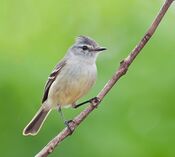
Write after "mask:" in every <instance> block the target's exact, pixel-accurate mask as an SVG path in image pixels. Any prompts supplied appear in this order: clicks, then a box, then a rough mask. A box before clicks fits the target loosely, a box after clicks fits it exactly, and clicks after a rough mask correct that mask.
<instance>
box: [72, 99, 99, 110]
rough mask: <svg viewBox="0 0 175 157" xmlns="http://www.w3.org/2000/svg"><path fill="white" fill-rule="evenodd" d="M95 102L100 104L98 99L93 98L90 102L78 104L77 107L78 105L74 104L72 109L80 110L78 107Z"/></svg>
mask: <svg viewBox="0 0 175 157" xmlns="http://www.w3.org/2000/svg"><path fill="white" fill-rule="evenodd" d="M93 102H95V103H98V102H100V99H99V98H98V97H94V98H91V99H89V100H87V101H85V102H82V103H80V104H77V105H76V104H73V105H72V107H73V108H78V107H80V106H82V105H84V104H87V103H93Z"/></svg>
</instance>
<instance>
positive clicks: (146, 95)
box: [0, 0, 175, 157]
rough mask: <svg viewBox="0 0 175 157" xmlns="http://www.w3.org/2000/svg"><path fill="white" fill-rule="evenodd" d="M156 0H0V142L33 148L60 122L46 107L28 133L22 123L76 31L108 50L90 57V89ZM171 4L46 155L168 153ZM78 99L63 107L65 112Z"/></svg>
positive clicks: (163, 156)
mask: <svg viewBox="0 0 175 157" xmlns="http://www.w3.org/2000/svg"><path fill="white" fill-rule="evenodd" d="M162 4H163V0H148V1H145V0H128V1H124V0H120V1H119V0H118V1H116V0H96V1H94V0H89V1H84V0H74V1H71V0H64V1H58V0H50V1H49V0H42V1H41V0H37V1H36V0H30V1H27V0H25V1H24V0H15V1H12V0H0V141H1V142H0V150H1V156H3V157H31V156H34V155H35V154H36V153H37V152H38V151H39V150H40V149H41V148H42V147H43V146H44V145H45V144H46V143H47V142H48V141H49V140H50V139H51V138H53V137H54V136H55V135H56V134H57V133H58V132H59V131H61V130H62V129H63V127H64V125H63V122H62V121H61V119H60V116H59V115H58V113H57V112H56V111H53V112H52V113H51V114H50V116H49V117H48V119H47V121H46V123H45V124H44V126H43V128H42V130H41V132H40V133H39V134H38V135H37V136H35V137H24V136H22V130H23V128H24V127H25V125H26V124H27V123H28V122H29V120H31V118H32V116H33V115H34V114H35V112H36V111H37V109H38V108H39V106H40V103H41V97H42V93H43V87H44V84H45V81H46V79H47V77H48V75H49V73H50V72H51V70H52V69H53V67H54V66H55V64H56V63H57V61H58V60H60V59H61V58H62V57H63V56H64V54H65V52H66V50H67V49H68V47H69V46H70V45H71V44H72V43H73V42H74V38H75V37H76V36H78V35H88V36H90V37H92V38H94V39H95V40H97V41H98V42H99V43H100V44H101V45H102V46H106V47H107V48H108V51H106V52H105V53H103V54H101V55H100V56H99V58H98V61H97V65H98V72H99V75H98V80H97V83H96V85H95V86H94V88H93V90H91V92H89V94H88V95H87V96H86V97H84V98H83V99H81V101H83V100H86V99H87V98H90V97H93V96H95V95H96V94H97V93H98V92H99V91H100V90H101V88H102V87H103V86H104V84H105V83H106V82H107V80H108V79H110V78H111V76H112V74H113V73H114V72H115V70H116V68H117V67H118V66H119V62H120V61H121V60H122V59H123V58H124V57H126V56H127V54H128V53H129V52H130V51H131V50H132V49H133V47H134V46H135V45H136V43H137V42H138V41H139V40H140V38H141V37H142V36H143V34H144V33H145V31H146V29H147V28H148V26H149V25H150V24H151V22H152V20H153V19H154V17H155V15H156V14H157V12H158V10H159V9H160V6H161V5H162ZM174 28H175V5H173V6H172V7H171V8H170V10H169V11H168V13H167V14H166V17H165V18H164V20H163V21H162V23H161V25H160V27H159V28H158V30H157V31H156V34H155V35H154V37H153V38H152V39H151V40H150V42H149V43H148V45H147V46H146V47H145V48H144V49H143V51H142V52H141V54H140V55H139V56H138V58H137V59H136V60H135V61H134V63H133V64H132V66H131V67H130V69H129V71H128V73H127V75H125V76H124V77H123V78H122V79H121V80H120V81H119V82H118V83H117V85H116V86H115V87H114V88H113V89H112V90H111V92H110V93H109V94H108V95H107V96H106V97H105V99H104V101H103V102H102V103H101V105H100V107H99V108H98V109H97V110H95V111H94V112H93V113H92V114H91V115H90V116H89V117H88V118H87V119H86V121H85V122H84V123H83V124H82V125H81V126H80V127H79V128H78V129H77V130H76V132H75V133H74V135H72V136H71V137H70V138H68V139H66V140H65V141H64V142H62V144H61V145H60V146H59V147H58V148H57V149H56V150H55V151H54V152H53V153H52V154H51V155H50V156H52V157H55V156H62V157H70V156H71V157H89V156H91V157H97V156H100V157H107V156H118V157H174V156H175V72H174V68H175V29H174ZM83 108H84V107H82V108H79V109H77V110H73V109H65V110H64V113H65V115H66V117H67V119H71V118H73V117H74V116H75V115H77V114H78V113H79V112H81V110H83Z"/></svg>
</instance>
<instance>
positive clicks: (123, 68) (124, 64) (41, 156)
mask: <svg viewBox="0 0 175 157" xmlns="http://www.w3.org/2000/svg"><path fill="white" fill-rule="evenodd" d="M173 1H174V0H165V3H164V4H163V6H162V8H161V9H160V11H159V13H158V15H157V16H156V18H155V19H154V21H153V23H152V24H151V26H150V27H149V29H148V30H147V32H146V33H145V35H144V37H143V38H142V39H141V40H140V41H139V43H138V44H137V45H136V47H135V48H134V49H133V50H132V51H131V53H130V54H129V55H128V56H127V58H125V59H124V60H123V61H121V63H120V67H119V68H118V70H117V71H116V72H115V74H114V75H113V76H112V78H111V79H110V80H109V81H108V82H107V83H106V85H105V86H104V88H103V89H102V90H101V91H100V92H99V94H98V95H97V98H98V99H99V101H93V102H92V103H91V104H90V105H89V106H88V107H87V108H86V109H85V110H84V111H82V112H81V113H80V114H79V115H78V116H76V117H75V118H74V119H73V122H71V123H70V127H71V129H72V130H73V131H74V130H75V129H76V128H77V127H78V125H79V124H80V123H81V122H82V121H83V120H84V119H85V118H86V117H87V116H88V115H89V114H90V113H91V112H92V111H93V110H94V109H95V108H97V107H98V105H99V104H100V102H101V101H102V100H103V98H104V97H105V95H106V94H107V93H108V92H109V91H110V90H111V88H112V87H113V86H114V85H115V83H116V82H117V81H118V80H119V79H120V78H121V77H122V76H123V75H125V74H126V72H127V71H128V68H129V66H130V65H131V63H132V62H133V61H134V59H135V58H136V57H137V55H138V54H139V53H140V51H141V50H142V49H143V47H144V46H145V45H146V43H147V42H148V41H149V39H150V38H151V37H152V35H153V34H154V32H155V30H156V29H157V27H158V25H159V24H160V22H161V20H162V18H163V17H164V15H165V13H166V12H167V10H168V8H169V7H170V5H171V4H172V2H173ZM69 135H72V134H71V132H70V131H69V129H68V128H65V129H63V130H62V131H61V132H60V133H59V134H58V135H57V136H56V137H54V138H53V139H52V140H51V141H50V142H49V143H48V144H47V145H46V146H45V147H44V148H43V149H42V150H41V151H40V152H39V153H38V154H37V155H36V156H35V157H47V156H48V155H49V154H50V153H52V152H53V150H54V149H55V148H56V146H58V144H60V143H61V141H63V140H64V139H65V138H67V137H68V136H69Z"/></svg>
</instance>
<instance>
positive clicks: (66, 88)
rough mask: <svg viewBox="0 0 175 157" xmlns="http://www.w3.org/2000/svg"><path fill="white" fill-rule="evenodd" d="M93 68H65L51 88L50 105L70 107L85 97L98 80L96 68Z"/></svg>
mask: <svg viewBox="0 0 175 157" xmlns="http://www.w3.org/2000/svg"><path fill="white" fill-rule="evenodd" d="M91 66H92V65H91ZM91 66H87V67H81V66H77V67H72V66H67V67H65V68H64V69H63V72H61V73H60V74H59V76H58V77H57V79H56V80H55V81H54V83H53V84H52V86H51V88H50V91H49V95H48V103H49V105H51V106H52V107H57V106H58V105H60V106H66V105H70V104H73V103H75V102H76V101H77V100H78V99H79V98H81V97H82V96H84V95H85V94H86V93H87V92H88V91H89V90H90V89H91V87H92V86H93V84H94V83H95V80H96V67H95V68H92V67H91Z"/></svg>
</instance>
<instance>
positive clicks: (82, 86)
mask: <svg viewBox="0 0 175 157" xmlns="http://www.w3.org/2000/svg"><path fill="white" fill-rule="evenodd" d="M103 50H106V48H102V47H100V46H99V45H98V43H96V42H95V41H94V40H93V39H91V38H89V37H86V36H79V37H77V39H76V42H75V44H73V46H72V47H71V48H69V49H68V52H67V53H66V55H65V56H64V58H63V59H62V60H61V61H60V62H59V63H58V64H57V65H56V67H55V69H54V70H53V71H52V73H51V74H50V76H49V78H48V80H47V82H46V85H45V89H44V95H43V99H42V105H41V108H40V109H39V111H38V112H37V113H36V115H35V116H34V117H33V119H32V120H31V121H30V122H29V124H28V125H27V126H26V127H25V128H24V130H23V135H25V136H27V135H36V134H37V133H38V132H39V130H40V128H41V126H42V124H43V122H44V121H45V119H46V117H47V116H48V114H49V113H50V111H51V110H52V109H58V111H60V112H61V108H62V107H66V106H72V107H74V108H76V107H78V106H81V105H82V104H85V103H87V102H89V101H90V100H89V101H86V102H84V103H81V104H79V105H76V101H77V100H78V99H80V98H81V97H82V96H84V95H85V94H86V93H87V92H88V91H89V90H90V89H91V87H92V86H93V85H94V83H95V81H96V75H97V68H96V58H97V56H98V54H99V52H101V51H103ZM61 115H62V118H63V119H64V116H63V113H62V112H61ZM65 123H66V125H67V126H68V123H67V121H65ZM68 127H69V126H68Z"/></svg>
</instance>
